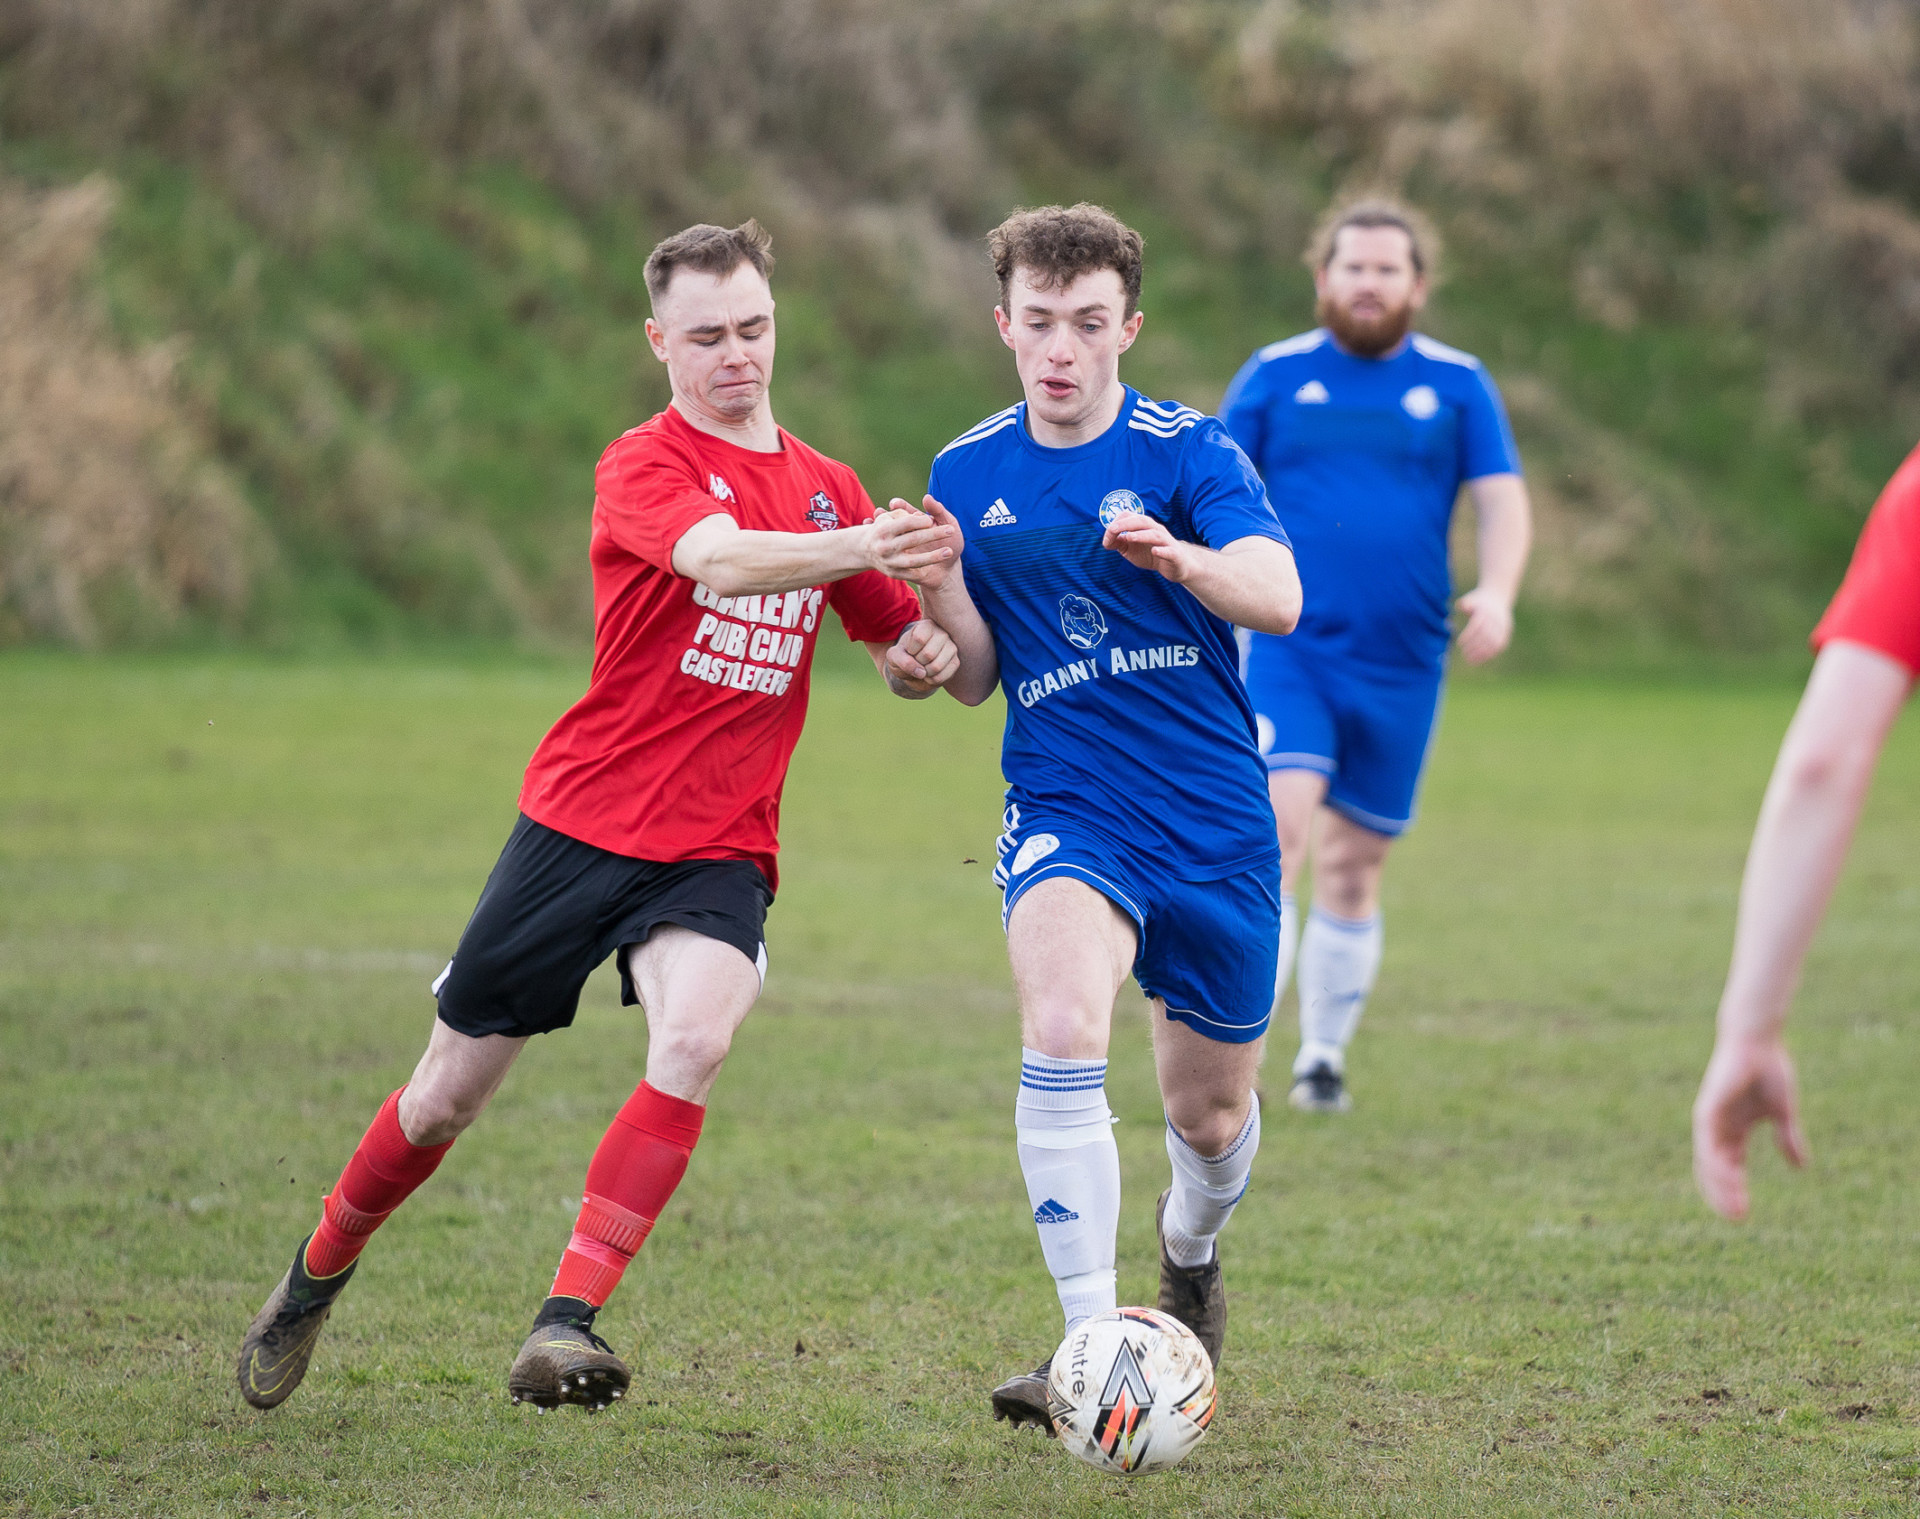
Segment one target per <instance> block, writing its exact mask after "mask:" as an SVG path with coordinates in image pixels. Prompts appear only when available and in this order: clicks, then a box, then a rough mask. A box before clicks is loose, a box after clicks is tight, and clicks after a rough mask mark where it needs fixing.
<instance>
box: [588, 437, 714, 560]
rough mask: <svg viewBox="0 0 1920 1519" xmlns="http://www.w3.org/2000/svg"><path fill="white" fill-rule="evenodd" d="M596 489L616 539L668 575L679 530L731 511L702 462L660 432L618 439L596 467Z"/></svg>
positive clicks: (624, 547) (629, 550) (605, 518)
mask: <svg viewBox="0 0 1920 1519" xmlns="http://www.w3.org/2000/svg"><path fill="white" fill-rule="evenodd" d="M593 490H594V496H595V497H596V499H597V500H598V502H599V505H600V510H601V512H602V514H603V517H604V520H605V522H606V525H607V531H608V532H609V533H610V534H612V536H613V541H614V542H615V543H617V544H619V545H620V547H621V548H623V549H625V550H626V551H627V552H628V553H629V554H633V555H636V556H637V557H639V558H641V559H644V560H646V562H647V563H648V564H651V565H653V566H655V567H656V568H658V569H662V570H665V571H666V572H667V573H668V574H669V575H671V574H674V573H675V570H674V568H673V548H674V545H675V544H677V543H678V542H679V541H680V535H681V534H682V533H684V532H686V530H687V529H688V528H690V527H692V526H693V525H694V523H696V522H699V521H701V520H702V519H704V518H707V517H714V516H718V515H720V514H722V513H724V512H725V511H726V507H725V506H723V505H722V504H721V503H720V502H718V501H716V500H715V499H714V498H713V496H712V494H711V493H710V492H709V491H708V489H707V484H706V481H705V480H704V479H703V478H702V470H701V467H700V461H699V460H698V459H696V458H695V457H694V456H693V454H692V453H691V452H689V451H688V450H686V449H684V448H681V447H679V446H678V445H676V444H675V443H673V442H672V441H671V440H669V439H667V438H664V437H662V436H661V435H660V433H659V432H658V431H653V432H643V431H640V430H637V429H636V430H635V431H634V432H630V433H628V434H626V435H625V436H624V437H620V438H616V439H614V441H613V442H612V443H611V444H609V445H608V447H607V451H606V452H605V453H604V454H602V455H601V456H600V465H599V468H597V469H596V470H595V471H594V472H593Z"/></svg>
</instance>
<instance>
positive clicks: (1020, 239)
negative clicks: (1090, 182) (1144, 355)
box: [987, 200, 1146, 317]
mask: <svg viewBox="0 0 1920 1519" xmlns="http://www.w3.org/2000/svg"><path fill="white" fill-rule="evenodd" d="M1145 249H1146V240H1145V239H1144V238H1142V237H1141V236H1140V234H1139V233H1138V232H1135V231H1134V230H1133V228H1131V227H1129V226H1128V225H1127V224H1126V223H1125V222H1123V221H1121V220H1120V218H1119V217H1117V216H1115V215H1114V214H1113V213H1112V212H1111V211H1109V210H1108V209H1107V208H1106V207H1105V206H1096V205H1093V204H1092V203H1091V202H1089V201H1084V200H1083V201H1081V202H1080V203H1079V204H1078V205H1077V206H1031V207H1024V208H1022V209H1021V210H1018V211H1015V212H1014V213H1013V215H1011V216H1009V217H1008V218H1007V219H1006V220H1005V221H1003V222H1002V223H1000V225H999V226H997V227H995V228H994V229H993V231H991V232H989V233H988V234H987V252H988V253H989V254H991V255H992V256H993V272H994V274H995V276H996V277H997V278H998V279H999V281H1000V309H1001V310H1002V311H1005V310H1006V309H1007V305H1008V302H1009V301H1010V300H1011V299H1012V293H1013V271H1014V270H1016V269H1025V270H1026V271H1027V272H1028V273H1029V274H1031V275H1032V276H1033V277H1034V283H1035V284H1036V285H1037V286H1038V287H1039V288H1040V289H1042V290H1064V289H1065V288H1066V287H1067V286H1068V285H1071V284H1072V283H1073V282H1074V281H1075V280H1076V279H1078V278H1079V277H1080V276H1081V275H1083V274H1088V273H1091V272H1093V271H1094V270H1096V269H1111V270H1113V272H1114V273H1115V274H1117V275H1119V276H1120V285H1121V288H1122V289H1124V290H1125V291H1126V293H1127V309H1126V312H1125V315H1126V316H1129V317H1131V316H1132V315H1133V313H1134V310H1135V308H1137V307H1138V306H1139V304H1140V270H1141V266H1142V262H1143V254H1144V252H1145Z"/></svg>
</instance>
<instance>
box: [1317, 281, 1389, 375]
mask: <svg viewBox="0 0 1920 1519" xmlns="http://www.w3.org/2000/svg"><path fill="white" fill-rule="evenodd" d="M1313 314H1314V316H1315V318H1316V319H1317V320H1318V321H1319V323H1320V325H1321V326H1322V327H1325V328H1326V329H1327V330H1328V331H1329V332H1331V333H1332V334H1333V336H1334V340H1335V341H1336V342H1338V343H1339V344H1340V346H1341V347H1342V348H1344V349H1346V351H1347V352H1348V353H1352V354H1357V355H1359V357H1361V358H1363V359H1377V358H1379V357H1380V356H1381V355H1382V354H1386V353H1391V352H1392V351H1393V350H1394V349H1395V348H1397V347H1399V346H1400V341H1401V339H1403V338H1404V337H1406V335H1407V332H1408V330H1409V329H1410V328H1411V327H1412V326H1413V306H1412V303H1411V302H1407V303H1403V304H1401V305H1399V306H1395V307H1393V308H1392V309H1390V310H1387V311H1382V312H1380V313H1378V314H1377V315H1373V316H1355V315H1354V314H1353V313H1352V312H1351V311H1349V310H1348V309H1347V308H1346V307H1345V306H1341V305H1337V304H1336V303H1335V302H1334V300H1333V298H1332V297H1331V296H1325V295H1323V296H1321V297H1320V299H1319V300H1318V301H1316V302H1315V303H1314V308H1313Z"/></svg>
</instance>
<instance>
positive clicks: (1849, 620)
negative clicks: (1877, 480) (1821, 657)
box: [1813, 448, 1920, 675]
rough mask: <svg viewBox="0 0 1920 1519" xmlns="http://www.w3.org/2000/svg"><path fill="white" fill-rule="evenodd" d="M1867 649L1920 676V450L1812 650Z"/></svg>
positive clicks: (1857, 555) (1856, 555) (1867, 537)
mask: <svg viewBox="0 0 1920 1519" xmlns="http://www.w3.org/2000/svg"><path fill="white" fill-rule="evenodd" d="M1836 638H1837V639H1841V640H1844V641H1845V642H1847V643H1858V644H1865V645H1866V646H1867V647H1868V648H1870V649H1877V650H1879V651H1880V652H1881V653H1882V654H1886V655H1890V656H1891V657H1892V658H1894V659H1897V660H1899V661H1900V663H1901V664H1903V665H1905V666H1906V667H1907V668H1908V669H1909V670H1911V671H1913V672H1914V673H1915V674H1916V675H1920V448H1916V449H1914V451H1913V452H1912V453H1910V454H1908V455H1907V457H1906V461H1905V462H1904V463H1903V464H1902V465H1901V466H1900V468H1899V469H1897V470H1895V471H1894V475H1893V478H1892V479H1891V480H1889V481H1888V482H1887V488H1886V489H1885V490H1883V491H1881V492H1880V499H1879V500H1878V501H1876V502H1875V503H1874V504H1873V511H1872V512H1871V513H1869V514H1868V516H1867V525H1866V526H1865V527H1864V528H1862V529H1861V532H1860V541H1859V543H1857V544H1855V545H1854V550H1853V562H1852V563H1851V564H1849V565H1848V566H1847V578H1846V579H1845V580H1843V581H1841V582H1840V589H1839V590H1838V591H1837V592H1835V593H1834V598H1833V602H1832V604H1831V605H1829V606H1828V608H1827V614H1826V616H1824V617H1822V618H1821V619H1820V625H1819V626H1818V627H1816V628H1815V629H1814V630H1813V646H1814V648H1816V649H1820V648H1824V647H1825V646H1826V645H1827V644H1829V643H1831V642H1832V641H1833V640H1834V639H1836Z"/></svg>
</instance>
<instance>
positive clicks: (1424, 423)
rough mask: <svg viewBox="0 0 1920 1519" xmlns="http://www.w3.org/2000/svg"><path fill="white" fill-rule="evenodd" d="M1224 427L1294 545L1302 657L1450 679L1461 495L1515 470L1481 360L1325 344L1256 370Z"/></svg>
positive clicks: (1235, 392)
mask: <svg viewBox="0 0 1920 1519" xmlns="http://www.w3.org/2000/svg"><path fill="white" fill-rule="evenodd" d="M1220 415H1221V418H1222V420H1223V421H1225V423H1226V424H1227V428H1228V430H1229V431H1231V432H1232V434H1233V436H1234V438H1235V440H1236V441H1237V442H1238V443H1239V444H1240V446H1241V447H1242V448H1244V449H1245V450H1246V451H1247V455H1248V457H1250V458H1251V459H1252V460H1253V462H1254V464H1255V466H1256V467H1257V468H1258V469H1259V471H1260V475H1261V478H1262V479H1263V480H1265V481H1266V485H1267V491H1268V493H1269V494H1270V495H1271V496H1272V498H1273V504H1274V508H1275V510H1276V511H1278V512H1279V514H1280V520H1281V521H1282V522H1284V523H1285V524H1286V526H1287V532H1288V534H1289V535H1290V536H1291V537H1292V539H1293V545H1294V554H1295V556H1296V557H1297V559H1298V561H1299V565H1300V583H1301V586H1302V588H1303V589H1304V591H1305V604H1304V606H1303V608H1302V611H1301V615H1300V626H1299V628H1298V629H1296V630H1295V632H1294V633H1293V634H1292V638H1293V640H1294V644H1295V647H1304V648H1306V649H1309V650H1312V651H1315V652H1319V653H1323V654H1326V655H1330V656H1336V657H1340V656H1344V657H1347V658H1352V659H1358V660H1364V661H1367V662H1369V663H1373V664H1380V665H1389V666H1400V667H1407V666H1427V667H1433V668H1438V667H1439V666H1440V665H1442V664H1443V663H1444V661H1445V659H1446V651H1447V639H1448V628H1447V606H1448V602H1449V601H1450V599H1451V597H1452V591H1453V584H1452V579H1451V575H1450V572H1449V570H1448V566H1447V528H1448V524H1449V523H1450V522H1451V521H1452V520H1453V504H1454V500H1455V498H1456V497H1457V496H1458V495H1459V493H1460V486H1461V484H1462V483H1463V482H1465V481H1468V480H1477V479H1479V478H1480V477H1481V476H1483V475H1501V474H1517V473H1518V472H1519V469H1520V455H1519V451H1518V450H1517V449H1516V448H1515V447H1514V443H1513V433H1512V430H1511V429H1510V428H1509V427H1508V426H1507V414H1506V410H1505V408H1504V407H1502V406H1501V404H1500V393H1499V391H1497V390H1496V389H1495V388H1494V384H1493V380H1492V378H1491V377H1490V376H1489V375H1488V374H1487V371H1486V370H1485V368H1484V367H1482V365H1481V363H1480V361H1479V360H1478V359H1476V358H1474V357H1473V356H1472V355H1471V354H1466V353H1462V352H1460V350H1459V349H1457V348H1449V347H1447V345H1446V344H1444V343H1436V342H1435V341H1434V340H1433V339H1432V338H1428V337H1423V336H1421V335H1419V334H1417V333H1416V334H1415V335H1414V336H1413V338H1412V339H1411V340H1410V341H1409V342H1407V343H1406V344H1405V345H1404V346H1402V348H1401V349H1400V351H1399V352H1398V353H1397V354H1395V355H1394V356H1393V357H1392V358H1387V359H1363V358H1357V357H1355V356H1354V355H1353V354H1350V353H1345V352H1343V351H1342V350H1341V349H1340V347H1339V346H1338V345H1337V344H1336V343H1335V342H1334V341H1333V338H1332V337H1331V336H1330V335H1329V334H1328V333H1327V332H1326V331H1325V330H1324V329H1321V330H1317V331H1314V332H1307V333H1302V334H1301V335H1300V336H1299V337H1294V338H1288V339H1287V340H1286V341H1284V342H1280V343H1271V344H1269V345H1268V346H1267V347H1265V348H1262V349H1261V350H1260V351H1259V352H1258V353H1256V354H1255V355H1254V356H1253V357H1252V358H1250V359H1249V360H1247V362H1246V364H1245V366H1244V367H1243V368H1242V369H1241V370H1240V373H1239V374H1237V375H1236V376H1234V380H1233V384H1232V385H1230V386H1229V387H1228V388H1227V394H1226V398H1225V400H1223V401H1222V402H1221V405H1220ZM1256 636H1258V635H1256Z"/></svg>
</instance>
